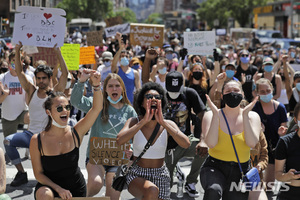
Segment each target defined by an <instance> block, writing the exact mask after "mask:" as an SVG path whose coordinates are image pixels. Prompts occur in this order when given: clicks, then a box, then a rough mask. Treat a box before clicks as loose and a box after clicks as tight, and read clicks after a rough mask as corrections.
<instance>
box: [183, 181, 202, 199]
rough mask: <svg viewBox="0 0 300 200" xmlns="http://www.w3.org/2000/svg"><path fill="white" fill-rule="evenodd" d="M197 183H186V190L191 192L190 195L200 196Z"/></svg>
mask: <svg viewBox="0 0 300 200" xmlns="http://www.w3.org/2000/svg"><path fill="white" fill-rule="evenodd" d="M195 185H196V184H195V183H190V184H187V183H186V184H185V187H184V188H185V191H186V192H187V193H188V194H189V196H190V197H193V198H195V197H199V196H200V194H199V192H197V190H196V187H195Z"/></svg>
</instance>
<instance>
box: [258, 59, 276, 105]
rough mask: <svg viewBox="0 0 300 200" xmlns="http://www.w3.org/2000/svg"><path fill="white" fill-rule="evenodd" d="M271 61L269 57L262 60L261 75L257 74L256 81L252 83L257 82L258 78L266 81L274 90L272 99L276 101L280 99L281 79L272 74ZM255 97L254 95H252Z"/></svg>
mask: <svg viewBox="0 0 300 200" xmlns="http://www.w3.org/2000/svg"><path fill="white" fill-rule="evenodd" d="M273 65H274V62H273V59H272V58H270V57H266V58H265V59H264V60H263V65H262V69H263V70H264V72H263V73H258V74H257V76H256V79H255V80H254V81H257V80H258V79H260V78H266V79H268V80H269V81H270V82H271V83H272V86H273V88H274V91H273V98H274V99H278V98H279V97H280V94H281V82H282V81H281V77H280V75H278V74H276V73H274V72H273V68H274V67H273ZM254 95H255V93H254Z"/></svg>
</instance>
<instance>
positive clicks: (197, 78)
mask: <svg viewBox="0 0 300 200" xmlns="http://www.w3.org/2000/svg"><path fill="white" fill-rule="evenodd" d="M202 76H203V72H193V77H194V79H196V80H197V81H199V80H200V79H201V78H202Z"/></svg>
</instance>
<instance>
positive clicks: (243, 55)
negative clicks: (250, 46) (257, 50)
mask: <svg viewBox="0 0 300 200" xmlns="http://www.w3.org/2000/svg"><path fill="white" fill-rule="evenodd" d="M248 56H249V55H247V54H242V55H241V57H248Z"/></svg>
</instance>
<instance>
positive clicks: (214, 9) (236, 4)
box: [197, 0, 268, 27]
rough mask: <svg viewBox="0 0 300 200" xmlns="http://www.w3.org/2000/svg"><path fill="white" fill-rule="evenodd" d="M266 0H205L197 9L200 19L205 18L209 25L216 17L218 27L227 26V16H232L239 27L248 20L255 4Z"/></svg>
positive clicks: (260, 3)
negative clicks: (218, 23)
mask: <svg viewBox="0 0 300 200" xmlns="http://www.w3.org/2000/svg"><path fill="white" fill-rule="evenodd" d="M267 1H268V0H231V1H230V2H228V1H227V0H207V1H205V2H203V3H201V4H200V8H199V9H198V10H197V12H198V14H199V16H200V18H201V20H206V21H207V23H208V25H209V26H210V27H213V21H214V20H215V19H218V20H219V22H220V27H227V20H228V17H233V18H234V19H235V20H236V21H238V23H239V24H240V26H241V27H245V26H246V25H247V24H248V22H249V16H250V15H251V14H252V11H253V9H254V8H255V7H257V6H264V5H266V3H267Z"/></svg>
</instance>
